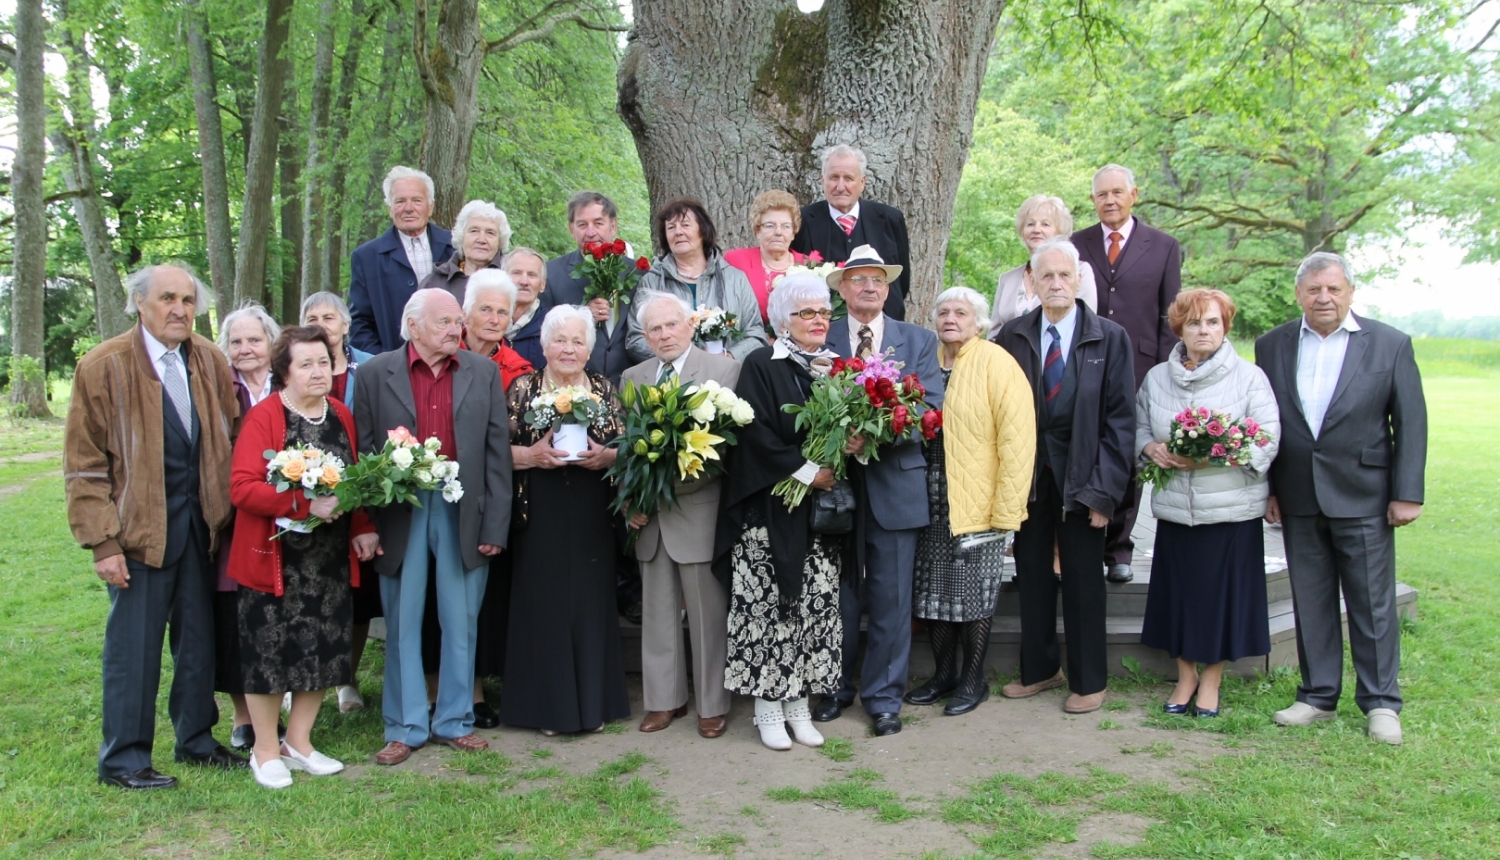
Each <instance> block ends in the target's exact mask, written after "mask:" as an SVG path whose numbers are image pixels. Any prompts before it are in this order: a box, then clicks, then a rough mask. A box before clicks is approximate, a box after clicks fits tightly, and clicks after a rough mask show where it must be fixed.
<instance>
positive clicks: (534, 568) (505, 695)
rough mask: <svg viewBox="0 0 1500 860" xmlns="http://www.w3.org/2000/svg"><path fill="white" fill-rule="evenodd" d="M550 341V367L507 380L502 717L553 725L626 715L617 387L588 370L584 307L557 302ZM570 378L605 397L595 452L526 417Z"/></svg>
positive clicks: (593, 431) (594, 433) (554, 728)
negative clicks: (608, 476) (615, 481)
mask: <svg viewBox="0 0 1500 860" xmlns="http://www.w3.org/2000/svg"><path fill="white" fill-rule="evenodd" d="M542 344H543V349H544V351H545V353H546V358H547V367H546V369H545V370H540V371H533V372H532V373H528V374H526V375H525V376H522V377H521V378H520V379H517V380H516V381H515V384H514V385H512V386H511V389H510V424H511V457H512V460H513V463H514V468H515V472H516V501H515V506H514V508H513V514H512V517H513V520H514V521H515V525H514V527H513V531H512V535H511V553H512V555H513V558H512V564H513V569H512V579H511V596H510V629H509V631H508V633H507V637H506V648H505V689H504V690H503V692H502V694H501V699H500V719H501V721H502V722H504V723H507V724H509V725H513V726H526V727H530V728H537V729H541V731H542V733H543V734H545V735H555V734H559V733H562V732H580V731H600V730H602V729H603V728H604V724H605V723H607V722H610V721H611V720H618V719H623V718H625V717H628V716H630V698H629V695H628V693H627V691H626V689H625V666H624V663H623V662H622V661H621V658H620V628H619V620H618V619H617V617H616V608H615V555H616V553H615V538H614V526H613V524H612V520H611V518H610V512H609V503H610V500H611V499H612V498H613V496H614V490H613V488H612V487H611V486H610V484H609V482H608V481H606V480H605V478H604V473H605V472H606V471H608V469H609V467H610V466H612V465H614V461H615V450H614V449H613V448H606V447H605V445H606V444H607V443H608V442H609V441H610V440H611V439H613V438H615V437H616V436H618V435H620V433H621V432H622V431H623V429H624V428H623V425H622V423H621V416H620V405H619V400H618V398H617V397H616V395H615V389H614V386H613V385H611V384H610V382H609V380H608V379H606V378H604V377H603V376H601V375H599V374H596V373H590V372H587V371H586V370H585V369H584V366H585V364H587V362H588V358H589V354H590V353H591V352H592V351H593V348H594V325H593V318H592V316H591V315H590V314H589V312H588V310H587V309H586V308H579V307H574V306H572V305H559V306H557V307H555V308H553V309H552V310H550V311H549V312H548V313H547V316H546V318H545V319H544V320H543V322H542ZM568 386H580V387H584V388H587V389H588V390H589V391H591V392H592V393H593V394H594V396H595V397H597V398H599V400H601V401H602V402H603V403H605V404H606V405H607V406H608V410H607V412H606V414H605V416H604V417H603V418H601V419H600V420H599V421H597V422H595V423H594V424H591V425H590V426H589V427H588V450H587V451H586V452H583V453H581V454H580V455H579V456H580V458H579V459H577V460H571V461H570V460H565V459H564V457H566V456H567V454H568V452H567V451H564V450H562V449H560V448H554V447H552V441H553V439H552V432H551V431H550V430H545V431H543V430H536V429H535V428H533V427H531V426H529V425H528V424H527V423H526V422H525V420H524V419H523V416H524V415H525V414H526V412H527V411H528V410H530V409H531V402H532V400H533V399H534V398H536V397H537V396H538V395H540V394H544V393H547V392H550V391H554V390H556V389H559V388H564V387H568Z"/></svg>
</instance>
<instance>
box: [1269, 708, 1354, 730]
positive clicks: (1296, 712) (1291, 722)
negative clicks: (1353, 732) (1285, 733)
mask: <svg viewBox="0 0 1500 860" xmlns="http://www.w3.org/2000/svg"><path fill="white" fill-rule="evenodd" d="M1337 717H1338V712H1337V711H1325V710H1323V709H1322V708H1318V707H1314V706H1312V705H1309V704H1308V703H1306V702H1293V703H1292V706H1291V707H1290V708H1283V709H1281V710H1279V711H1277V712H1276V713H1275V714H1272V715H1271V719H1273V720H1275V721H1276V725H1278V726H1310V725H1312V724H1313V723H1322V722H1326V721H1328V720H1332V719H1336V718H1337Z"/></svg>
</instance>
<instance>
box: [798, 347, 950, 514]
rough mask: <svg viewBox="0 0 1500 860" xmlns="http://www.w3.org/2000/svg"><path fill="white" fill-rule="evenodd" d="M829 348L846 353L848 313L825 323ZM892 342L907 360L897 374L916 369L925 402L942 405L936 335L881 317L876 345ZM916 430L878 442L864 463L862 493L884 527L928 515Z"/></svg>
mask: <svg viewBox="0 0 1500 860" xmlns="http://www.w3.org/2000/svg"><path fill="white" fill-rule="evenodd" d="M827 345H828V348H829V349H831V350H833V351H834V352H836V353H838V354H839V355H840V356H843V357H844V358H848V357H849V356H850V354H851V351H850V349H849V318H848V317H845V318H843V319H840V320H834V321H833V322H832V323H830V324H829V327H828V340H827ZM892 347H894V348H895V350H896V351H895V354H894V358H895V360H896V361H899V362H901V363H902V364H904V365H905V366H904V367H903V368H902V369H901V374H902V375H903V376H905V375H906V374H908V373H915V374H916V375H917V378H918V379H920V380H922V387H923V388H926V389H927V405H928V406H931V407H932V408H933V409H941V408H943V371H942V368H941V366H940V365H939V364H938V359H937V348H938V343H937V335H935V334H933V333H932V332H930V331H928V330H927V329H925V328H922V327H921V326H916V325H912V324H911V323H904V322H901V321H899V320H893V319H887V320H886V321H885V335H884V336H883V337H882V338H881V344H880V349H881V351H882V352H884V351H885V350H888V349H891V348H892ZM919 439H920V436H918V435H917V434H916V433H915V432H913V433H912V435H911V436H910V437H909V438H907V439H905V440H902V441H899V442H892V443H891V444H890V445H888V446H886V447H885V448H882V449H881V451H880V459H879V460H871V461H870V463H869V465H867V466H865V467H864V476H865V488H866V495H867V496H868V498H869V504H870V513H872V514H874V515H875V522H877V523H879V524H880V527H881V528H883V529H886V530H888V531H895V530H897V529H915V528H921V527H922V526H925V525H927V524H928V522H929V521H930V520H931V512H930V511H929V510H928V506H927V457H926V455H925V454H924V453H923V452H922V443H921V442H920V441H918V440H919Z"/></svg>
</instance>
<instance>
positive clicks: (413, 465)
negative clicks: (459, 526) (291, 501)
mask: <svg viewBox="0 0 1500 860" xmlns="http://www.w3.org/2000/svg"><path fill="white" fill-rule="evenodd" d="M441 447H442V443H441V442H439V441H438V440H437V437H436V436H433V437H430V438H428V440H427V441H426V442H421V441H419V440H418V439H417V437H416V436H413V435H412V433H411V431H410V430H407V429H406V428H405V427H397V428H396V429H394V430H390V431H387V433H386V434H385V447H384V448H382V449H381V450H380V451H378V452H375V453H370V454H366V455H365V456H363V457H361V458H360V459H359V462H357V463H355V464H354V465H352V466H350V467H348V468H347V469H345V470H344V480H343V481H342V482H341V483H340V484H339V485H338V497H339V510H341V511H352V510H355V509H357V508H362V507H364V508H384V507H387V506H389V505H393V504H395V503H397V502H406V503H407V504H411V505H416V506H417V507H421V506H422V503H421V502H419V501H417V492H418V491H426V490H435V489H438V487H442V490H443V498H444V499H445V500H447V501H449V502H456V501H458V500H459V499H461V498H463V496H464V488H463V484H460V483H459V482H458V463H456V462H454V461H452V460H449V459H448V458H447V457H445V456H443V455H442V454H439V453H438V449H439V448H441Z"/></svg>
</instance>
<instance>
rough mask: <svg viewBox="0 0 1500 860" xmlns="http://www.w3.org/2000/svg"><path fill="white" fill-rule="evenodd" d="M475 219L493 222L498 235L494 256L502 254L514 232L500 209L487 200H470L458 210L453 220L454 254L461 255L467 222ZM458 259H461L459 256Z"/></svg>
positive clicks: (467, 230) (467, 227)
mask: <svg viewBox="0 0 1500 860" xmlns="http://www.w3.org/2000/svg"><path fill="white" fill-rule="evenodd" d="M475 218H484V219H485V220H488V221H494V222H495V232H496V233H498V234H499V235H500V247H499V248H496V249H495V256H497V257H498V256H500V255H501V254H504V253H505V250H506V249H507V248H509V247H510V237H511V235H512V233H513V232H514V231H512V230H511V229H510V219H509V218H507V217H505V213H504V212H503V211H501V209H500V207H499V206H496V205H495V204H493V203H491V202H489V201H488V200H470V201H469V202H468V203H465V204H464V208H462V209H460V210H458V217H457V218H455V219H453V247H454V248H456V249H458V250H456V251H455V252H454V254H455V255H460V254H462V253H463V236H464V234H465V233H467V232H469V222H470V221H471V220H473V219H475ZM459 259H463V258H462V257H461V256H460V257H459Z"/></svg>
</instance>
